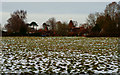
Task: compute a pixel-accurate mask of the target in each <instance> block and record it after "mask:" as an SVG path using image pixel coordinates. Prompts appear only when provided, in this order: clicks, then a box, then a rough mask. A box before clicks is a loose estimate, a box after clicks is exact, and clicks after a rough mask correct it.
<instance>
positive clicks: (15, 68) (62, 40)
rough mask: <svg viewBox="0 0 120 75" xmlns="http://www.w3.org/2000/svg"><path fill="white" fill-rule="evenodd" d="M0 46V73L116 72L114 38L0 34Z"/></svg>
mask: <svg viewBox="0 0 120 75" xmlns="http://www.w3.org/2000/svg"><path fill="white" fill-rule="evenodd" d="M0 49H1V50H2V54H1V59H0V61H1V63H0V73H74V74H76V73H89V74H90V73H120V67H119V61H118V56H119V52H118V38H114V37H112V38H108V37H107V38H106V37H100V38H87V37H2V39H1V41H0Z"/></svg>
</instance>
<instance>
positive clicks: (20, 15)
mask: <svg viewBox="0 0 120 75" xmlns="http://www.w3.org/2000/svg"><path fill="white" fill-rule="evenodd" d="M26 15H27V12H26V11H24V10H17V11H15V12H13V13H12V14H11V17H10V18H9V19H8V20H7V22H8V23H7V24H6V25H5V28H6V29H7V31H8V32H9V31H10V32H18V33H25V32H26V31H27V25H26Z"/></svg>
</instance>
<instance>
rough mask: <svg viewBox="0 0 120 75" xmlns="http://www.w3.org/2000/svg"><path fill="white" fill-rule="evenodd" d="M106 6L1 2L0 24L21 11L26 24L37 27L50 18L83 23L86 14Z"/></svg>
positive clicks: (103, 3)
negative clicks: (12, 14) (0, 14)
mask: <svg viewBox="0 0 120 75" xmlns="http://www.w3.org/2000/svg"><path fill="white" fill-rule="evenodd" d="M107 4H109V2H3V3H2V11H1V10H0V13H2V22H1V21H0V23H1V24H2V25H4V24H5V23H7V19H9V18H10V14H11V13H12V12H14V11H16V10H21V9H22V10H26V11H27V22H28V23H30V22H32V21H35V22H37V23H38V25H39V27H41V25H42V23H43V22H46V21H47V20H48V19H49V18H51V17H55V18H56V20H57V21H59V20H60V21H62V22H69V20H71V19H72V20H74V21H77V22H78V23H84V22H86V18H87V16H88V14H90V13H95V12H103V11H104V9H105V7H106V5H107Z"/></svg>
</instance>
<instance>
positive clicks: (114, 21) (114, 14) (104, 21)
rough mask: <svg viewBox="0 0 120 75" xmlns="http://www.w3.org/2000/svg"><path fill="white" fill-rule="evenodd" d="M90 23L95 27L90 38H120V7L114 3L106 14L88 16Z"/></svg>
mask: <svg viewBox="0 0 120 75" xmlns="http://www.w3.org/2000/svg"><path fill="white" fill-rule="evenodd" d="M88 17H89V18H88V23H89V24H90V25H93V28H92V29H91V32H90V34H89V36H120V5H119V4H117V3H116V2H112V3H110V4H108V5H107V6H106V9H105V10H104V13H95V14H90V15H89V16H88Z"/></svg>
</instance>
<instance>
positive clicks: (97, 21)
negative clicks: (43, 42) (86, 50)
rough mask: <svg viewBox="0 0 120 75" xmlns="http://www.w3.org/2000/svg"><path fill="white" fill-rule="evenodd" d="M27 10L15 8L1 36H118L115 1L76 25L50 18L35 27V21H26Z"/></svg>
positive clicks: (118, 12) (119, 14) (119, 24)
mask: <svg viewBox="0 0 120 75" xmlns="http://www.w3.org/2000/svg"><path fill="white" fill-rule="evenodd" d="M26 15H27V12H26V11H24V10H17V11H15V12H13V13H12V14H11V18H9V19H8V20H7V22H8V23H7V24H6V25H4V27H5V29H6V30H7V32H5V31H2V35H3V36H92V37H93V36H107V37H112V36H114V37H119V36H120V5H119V4H118V3H117V2H112V3H110V4H108V5H107V6H106V8H105V10H104V12H103V13H100V12H96V13H95V14H89V15H88V18H87V22H86V23H84V24H80V26H78V23H77V21H72V20H70V22H69V23H65V22H61V21H56V19H55V18H50V19H48V21H46V22H45V23H43V25H42V26H43V28H41V29H37V27H38V24H37V23H36V22H31V23H27V18H26Z"/></svg>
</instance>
